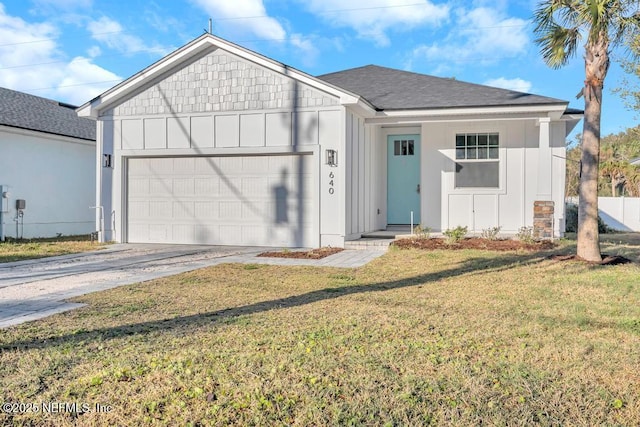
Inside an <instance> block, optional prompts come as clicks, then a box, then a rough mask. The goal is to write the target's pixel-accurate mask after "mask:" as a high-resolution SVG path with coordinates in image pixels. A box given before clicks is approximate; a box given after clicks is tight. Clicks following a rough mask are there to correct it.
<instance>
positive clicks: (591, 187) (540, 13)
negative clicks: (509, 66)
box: [534, 0, 640, 262]
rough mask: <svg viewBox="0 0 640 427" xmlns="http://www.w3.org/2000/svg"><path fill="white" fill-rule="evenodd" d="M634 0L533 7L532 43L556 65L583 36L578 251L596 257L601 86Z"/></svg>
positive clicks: (557, 1) (549, 2) (559, 0)
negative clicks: (583, 73)
mask: <svg viewBox="0 0 640 427" xmlns="http://www.w3.org/2000/svg"><path fill="white" fill-rule="evenodd" d="M639 4H640V1H639V0H633V1H632V0H544V1H542V2H541V3H540V4H539V5H538V7H537V8H536V11H535V14H534V20H535V23H536V28H535V30H534V31H535V33H536V35H537V36H538V38H537V39H536V43H537V44H538V45H539V46H540V50H541V54H542V58H543V59H544V61H545V62H546V63H547V65H549V66H550V67H552V68H560V67H562V66H563V65H565V64H567V62H568V61H569V60H570V59H571V58H572V57H574V56H575V54H576V51H577V50H578V44H579V43H580V42H581V41H582V40H584V66H585V81H584V87H583V89H582V96H583V97H584V124H583V126H584V128H583V132H582V143H581V145H582V157H581V165H582V166H581V175H580V184H579V187H578V197H579V202H578V256H579V257H581V258H583V259H585V260H587V261H595V262H599V261H601V260H602V255H601V253H600V239H599V235H598V163H599V156H600V116H601V112H602V88H603V86H604V80H605V78H606V76H607V71H608V70H609V54H610V53H611V49H612V48H614V47H616V46H617V45H620V44H623V45H627V46H628V45H629V43H630V42H631V41H632V40H633V39H634V37H635V36H637V35H638V33H640V31H639V27H640V22H639V20H638V9H639Z"/></svg>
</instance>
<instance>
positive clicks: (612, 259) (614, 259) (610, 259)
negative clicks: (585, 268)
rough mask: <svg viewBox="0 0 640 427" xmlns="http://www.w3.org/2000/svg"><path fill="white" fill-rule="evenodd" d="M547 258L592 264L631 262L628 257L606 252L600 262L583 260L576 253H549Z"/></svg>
mask: <svg viewBox="0 0 640 427" xmlns="http://www.w3.org/2000/svg"><path fill="white" fill-rule="evenodd" d="M549 259H550V260H552V261H579V262H584V263H587V264H593V265H620V264H630V263H632V262H633V261H631V260H630V259H629V258H625V257H623V256H620V255H607V254H602V261H600V262H590V261H585V260H584V259H582V258H580V257H579V256H578V255H551V256H550V257H549Z"/></svg>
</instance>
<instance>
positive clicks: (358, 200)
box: [346, 111, 386, 238]
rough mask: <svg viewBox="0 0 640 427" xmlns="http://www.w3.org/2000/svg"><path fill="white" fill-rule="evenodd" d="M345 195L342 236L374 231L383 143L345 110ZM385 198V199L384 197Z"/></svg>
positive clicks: (381, 192) (379, 201)
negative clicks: (344, 224) (344, 217)
mask: <svg viewBox="0 0 640 427" xmlns="http://www.w3.org/2000/svg"><path fill="white" fill-rule="evenodd" d="M346 122H347V129H346V134H347V147H346V151H347V153H348V155H349V158H348V159H347V170H346V179H347V183H348V184H347V194H346V235H347V236H351V238H357V237H358V236H359V235H360V234H362V233H366V232H368V231H374V230H378V229H380V228H382V227H384V224H383V225H380V221H379V215H378V214H377V212H378V209H382V207H383V204H382V203H383V201H382V198H383V196H384V197H386V193H385V192H384V189H382V188H380V184H381V183H382V178H381V176H382V170H381V169H380V167H381V166H380V165H381V158H382V153H381V152H380V150H382V149H384V148H385V146H384V145H380V144H377V142H378V141H377V140H376V135H377V132H376V129H375V128H374V127H371V126H368V125H365V121H364V119H363V118H362V117H359V116H358V115H357V114H354V113H353V112H350V111H348V112H347V120H346ZM385 200H386V199H385Z"/></svg>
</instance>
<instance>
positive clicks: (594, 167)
mask: <svg viewBox="0 0 640 427" xmlns="http://www.w3.org/2000/svg"><path fill="white" fill-rule="evenodd" d="M607 50H608V43H606V38H603V37H600V40H598V41H595V42H588V43H587V45H586V46H585V52H586V53H585V58H584V61H585V76H586V80H585V87H584V106H585V108H584V128H583V132H582V159H581V160H582V163H581V167H582V170H581V175H580V183H579V186H578V196H579V202H578V256H579V257H580V258H582V259H584V260H587V261H592V262H600V261H602V255H601V253H600V236H599V234H598V167H599V163H600V118H601V113H602V87H603V82H604V78H605V77H606V75H607V70H608V68H609V56H608V52H607Z"/></svg>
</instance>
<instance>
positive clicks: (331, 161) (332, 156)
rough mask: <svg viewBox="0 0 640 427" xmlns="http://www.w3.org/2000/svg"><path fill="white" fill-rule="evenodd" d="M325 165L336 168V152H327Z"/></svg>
mask: <svg viewBox="0 0 640 427" xmlns="http://www.w3.org/2000/svg"><path fill="white" fill-rule="evenodd" d="M326 156H327V157H326V162H325V163H326V164H328V165H329V166H338V152H337V151H336V150H327V152H326Z"/></svg>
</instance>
